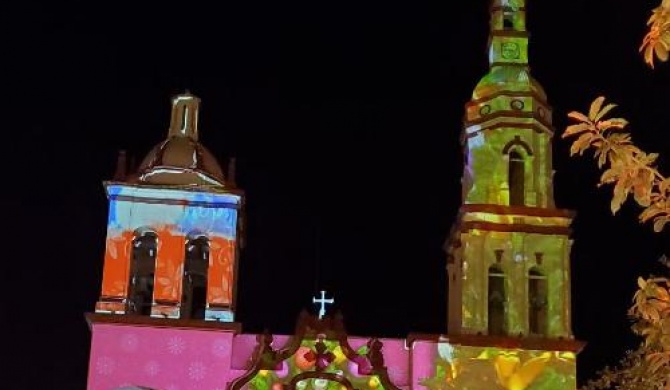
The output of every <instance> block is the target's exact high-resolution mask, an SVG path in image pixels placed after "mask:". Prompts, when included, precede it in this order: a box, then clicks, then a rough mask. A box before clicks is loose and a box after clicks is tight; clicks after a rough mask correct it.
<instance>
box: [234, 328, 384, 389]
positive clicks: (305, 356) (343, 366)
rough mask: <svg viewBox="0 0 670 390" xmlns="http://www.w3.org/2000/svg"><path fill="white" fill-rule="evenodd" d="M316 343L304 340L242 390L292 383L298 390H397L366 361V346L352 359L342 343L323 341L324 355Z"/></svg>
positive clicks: (275, 386) (280, 386) (253, 378)
mask: <svg viewBox="0 0 670 390" xmlns="http://www.w3.org/2000/svg"><path fill="white" fill-rule="evenodd" d="M317 342H318V341H316V340H308V339H306V340H303V341H302V343H301V344H300V347H299V348H298V349H297V350H296V351H295V353H294V354H293V355H292V356H291V357H289V358H288V359H285V360H283V361H281V362H280V363H279V365H278V367H277V368H276V369H275V370H267V369H266V370H263V369H261V370H259V371H258V373H257V374H256V375H255V376H253V377H252V378H251V380H249V381H248V382H247V383H245V384H244V385H243V386H242V388H241V389H242V390H282V389H284V388H286V387H289V384H290V383H292V382H293V383H294V385H295V389H297V390H346V389H347V388H349V389H350V390H351V389H357V390H395V388H390V389H385V387H384V384H383V383H384V382H385V380H384V378H381V377H380V376H379V375H378V374H376V373H374V370H373V368H372V365H371V363H370V361H369V359H368V358H367V357H366V354H367V352H368V347H367V345H363V346H361V347H360V348H358V349H357V350H356V351H355V352H354V353H353V358H351V359H350V357H351V356H350V357H348V356H347V354H346V353H345V352H344V351H343V348H342V346H341V345H340V343H339V341H334V340H322V341H321V342H322V343H323V345H325V349H324V350H322V351H319V348H318V347H317V345H316V344H317ZM344 348H345V349H346V348H347V347H344ZM323 374H325V375H323ZM318 376H321V377H318ZM326 376H330V378H331V379H328V378H326ZM335 378H340V380H335ZM347 382H348V383H347ZM347 386H351V387H347Z"/></svg>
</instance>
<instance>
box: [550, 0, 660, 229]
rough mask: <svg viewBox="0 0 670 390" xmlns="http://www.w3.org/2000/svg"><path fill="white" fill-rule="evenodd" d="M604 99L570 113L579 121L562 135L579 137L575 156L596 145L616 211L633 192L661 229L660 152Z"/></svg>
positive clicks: (602, 179) (645, 217)
mask: <svg viewBox="0 0 670 390" xmlns="http://www.w3.org/2000/svg"><path fill="white" fill-rule="evenodd" d="M669 1H670V0H669ZM604 102H605V98H604V97H602V96H600V97H598V98H597V99H595V100H594V101H593V103H591V107H590V110H589V113H588V115H585V114H582V113H580V112H577V111H573V112H570V113H569V114H568V116H569V117H570V118H571V119H573V120H575V121H577V122H578V123H576V124H573V125H570V126H568V128H567V129H566V130H565V132H564V133H563V135H562V138H570V137H577V138H576V140H574V141H573V143H572V146H571V148H570V155H571V156H574V155H575V154H579V155H582V154H583V153H584V152H585V151H586V150H589V149H593V151H594V158H595V159H596V160H597V162H598V168H603V167H605V170H604V172H603V173H602V176H601V177H600V182H599V183H598V185H599V186H602V185H604V184H612V185H613V186H614V190H613V197H612V201H611V204H610V208H611V210H612V213H613V214H616V212H617V211H619V209H620V208H621V205H622V204H623V203H624V202H625V201H626V199H627V198H628V197H629V195H632V197H633V199H634V200H635V202H636V203H637V204H638V205H640V206H641V207H643V208H644V210H643V211H642V213H641V214H640V221H641V222H643V223H644V222H648V221H653V226H654V231H656V232H660V231H661V230H663V227H664V226H665V224H666V223H668V222H670V201H669V198H670V180H668V179H667V178H665V177H664V176H663V175H661V174H660V173H659V172H658V170H657V169H656V166H655V163H656V160H657V159H658V154H657V153H646V152H644V151H642V150H641V149H640V148H638V147H637V146H635V145H633V143H632V142H631V136H630V134H629V133H627V132H625V131H623V130H624V129H625V127H626V126H627V125H628V121H627V120H625V119H623V118H610V119H606V118H605V117H606V115H607V114H608V113H609V112H610V111H612V109H614V108H615V107H616V104H613V103H610V104H607V105H604V106H603V103H604Z"/></svg>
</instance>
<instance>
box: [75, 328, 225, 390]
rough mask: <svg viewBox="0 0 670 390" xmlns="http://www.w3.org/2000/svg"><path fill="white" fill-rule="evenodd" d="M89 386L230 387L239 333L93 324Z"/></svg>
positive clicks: (106, 389)
mask: <svg viewBox="0 0 670 390" xmlns="http://www.w3.org/2000/svg"><path fill="white" fill-rule="evenodd" d="M92 332H93V340H92V344H91V357H90V363H89V378H88V389H89V390H112V389H116V388H119V387H123V386H145V387H148V388H152V389H160V390H200V389H202V390H225V388H226V382H227V380H228V377H229V372H230V362H231V351H232V344H233V333H231V332H224V331H212V330H194V329H175V328H151V327H141V326H128V325H113V324H93V329H92Z"/></svg>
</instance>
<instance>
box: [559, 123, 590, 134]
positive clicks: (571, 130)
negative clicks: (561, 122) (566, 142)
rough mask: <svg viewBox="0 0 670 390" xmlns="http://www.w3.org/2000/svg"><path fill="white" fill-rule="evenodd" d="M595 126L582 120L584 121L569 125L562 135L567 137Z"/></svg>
mask: <svg viewBox="0 0 670 390" xmlns="http://www.w3.org/2000/svg"><path fill="white" fill-rule="evenodd" d="M592 128H593V126H592V125H591V124H590V123H586V122H582V123H577V124H576V125H570V126H568V127H567V128H566V129H565V131H564V132H563V135H561V137H562V138H567V137H570V136H572V135H576V134H579V133H583V132H585V131H588V130H591V129H592Z"/></svg>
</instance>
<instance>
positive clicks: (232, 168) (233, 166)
mask: <svg viewBox="0 0 670 390" xmlns="http://www.w3.org/2000/svg"><path fill="white" fill-rule="evenodd" d="M236 173H237V159H236V158H235V157H231V158H230V160H228V176H227V177H226V184H228V186H230V187H232V188H235V187H237V182H236V180H235V179H236V178H235V175H236Z"/></svg>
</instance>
